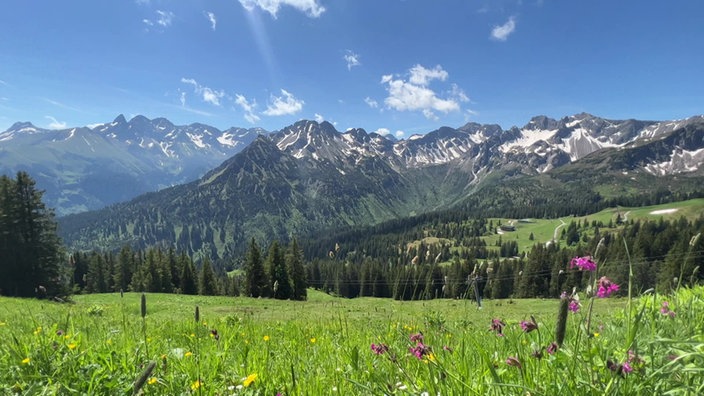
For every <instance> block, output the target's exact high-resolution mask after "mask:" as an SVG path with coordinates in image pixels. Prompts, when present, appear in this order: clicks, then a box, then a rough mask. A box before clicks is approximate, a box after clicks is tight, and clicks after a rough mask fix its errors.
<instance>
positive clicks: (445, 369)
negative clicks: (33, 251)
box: [0, 288, 704, 396]
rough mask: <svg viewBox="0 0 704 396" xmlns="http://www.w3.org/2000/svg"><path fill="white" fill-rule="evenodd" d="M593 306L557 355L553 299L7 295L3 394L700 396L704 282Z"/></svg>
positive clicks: (1, 335)
mask: <svg viewBox="0 0 704 396" xmlns="http://www.w3.org/2000/svg"><path fill="white" fill-rule="evenodd" d="M582 298H583V300H582V301H580V304H581V309H580V310H579V312H576V313H572V312H570V313H569V314H568V315H567V317H566V335H565V338H564V341H563V343H562V345H561V346H560V347H559V348H557V349H555V344H553V342H554V341H556V338H555V337H556V336H555V327H556V321H557V319H558V318H557V317H558V306H559V305H560V302H559V300H556V299H555V300H495V301H491V300H485V301H484V304H483V308H482V309H481V310H480V309H478V307H477V305H476V303H475V302H473V301H465V300H461V301H460V300H430V301H412V302H400V301H394V300H390V299H372V298H358V299H352V300H345V299H339V298H335V297H331V296H328V295H326V294H323V293H320V292H316V291H314V290H310V291H309V300H308V301H305V302H294V301H276V300H269V299H251V298H244V297H239V298H232V297H202V296H183V295H165V294H147V295H146V298H145V300H146V315H145V316H142V307H141V295H140V294H136V293H125V294H124V296H121V295H120V294H119V293H115V294H94V295H77V296H75V297H74V299H73V300H74V301H73V303H65V304H60V303H54V302H48V301H38V300H27V299H13V298H0V394H21V395H64V394H90V395H121V394H122V395H124V394H133V393H135V392H136V393H142V394H145V395H150V394H152V395H272V396H273V395H278V394H280V395H331V394H340V395H383V394H387V395H438V394H439V395H528V394H530V395H557V394H590V395H603V394H614V395H616V394H647V395H650V394H678V395H686V394H691V395H695V394H701V393H702V392H704V385H703V382H704V381H701V379H702V378H703V377H704V301H703V300H704V288H697V289H692V290H688V289H682V290H680V291H679V293H677V294H676V295H673V296H660V295H652V294H648V295H644V296H642V297H640V298H637V299H633V300H632V302H631V303H630V304H629V300H628V299H625V298H622V299H611V298H605V299H594V300H593V301H592V302H593V306H592V308H593V309H592V310H590V305H591V304H590V300H589V299H586V298H585V297H582ZM573 301H574V300H573ZM665 301H666V302H667V310H664V306H663V304H664V302H665ZM629 306H630V309H629ZM196 307H198V318H197V320H196ZM590 312H591V313H590ZM670 312H672V313H670ZM531 316H532V317H533V318H535V322H533V321H532V319H531ZM521 322H523V323H521ZM535 327H537V328H535ZM529 330H532V331H529Z"/></svg>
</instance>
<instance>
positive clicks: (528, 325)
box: [521, 316, 538, 333]
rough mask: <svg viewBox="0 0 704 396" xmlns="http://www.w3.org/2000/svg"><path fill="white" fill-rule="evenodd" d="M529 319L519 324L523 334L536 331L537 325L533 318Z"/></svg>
mask: <svg viewBox="0 0 704 396" xmlns="http://www.w3.org/2000/svg"><path fill="white" fill-rule="evenodd" d="M530 319H531V320H530V321H528V320H524V321H522V322H521V329H522V330H523V332H525V333H530V332H531V331H533V330H537V329H538V323H536V321H535V318H534V317H532V316H531V317H530Z"/></svg>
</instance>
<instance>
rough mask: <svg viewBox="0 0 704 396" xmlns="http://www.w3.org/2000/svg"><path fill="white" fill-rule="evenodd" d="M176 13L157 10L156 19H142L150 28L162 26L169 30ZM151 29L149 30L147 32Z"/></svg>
mask: <svg viewBox="0 0 704 396" xmlns="http://www.w3.org/2000/svg"><path fill="white" fill-rule="evenodd" d="M174 17H175V15H174V13H173V12H171V11H162V10H156V18H154V19H146V18H145V19H142V23H144V24H145V25H147V26H149V27H154V26H157V25H159V26H161V28H167V27H169V26H171V22H173V20H174ZM148 30H149V29H148V28H147V31H148Z"/></svg>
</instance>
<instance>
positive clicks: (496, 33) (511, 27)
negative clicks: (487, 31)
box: [491, 16, 516, 41]
mask: <svg viewBox="0 0 704 396" xmlns="http://www.w3.org/2000/svg"><path fill="white" fill-rule="evenodd" d="M515 30H516V17H513V16H512V17H510V18H508V21H507V22H506V23H504V24H503V25H501V26H494V28H493V29H492V30H491V38H493V39H494V40H499V41H506V40H507V39H508V36H509V35H511V33H513V32H514V31H515Z"/></svg>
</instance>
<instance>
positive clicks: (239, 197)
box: [60, 115, 704, 258]
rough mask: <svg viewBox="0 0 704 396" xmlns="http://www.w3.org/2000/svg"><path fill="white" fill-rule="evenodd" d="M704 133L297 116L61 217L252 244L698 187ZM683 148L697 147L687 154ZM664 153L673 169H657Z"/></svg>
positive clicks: (226, 250)
mask: <svg viewBox="0 0 704 396" xmlns="http://www.w3.org/2000/svg"><path fill="white" fill-rule="evenodd" d="M589 125H596V127H594V129H588V127H589ZM589 128H591V127H589ZM553 130H554V131H555V132H554V133H546V132H545V131H553ZM599 131H601V132H599ZM604 131H606V132H604ZM599 133H602V134H601V135H600V134H599ZM703 134H704V122H702V121H701V120H700V119H699V118H692V119H689V120H686V121H682V122H679V123H655V122H639V121H623V122H613V121H608V122H607V121H605V120H600V119H596V118H594V117H593V116H588V115H577V116H573V117H566V118H564V119H562V120H560V121H556V120H551V119H547V118H544V117H538V118H534V119H533V120H532V121H531V123H529V124H528V125H527V126H526V127H525V128H523V129H518V128H512V129H511V130H508V131H504V130H501V128H500V127H498V126H481V125H478V124H468V125H466V126H464V127H462V128H458V129H453V128H441V129H439V130H437V131H433V132H430V133H428V134H426V135H425V136H417V137H413V138H411V139H408V140H401V141H393V140H390V139H387V138H385V137H383V136H380V135H378V134H375V133H371V134H367V133H366V132H365V131H363V130H361V129H354V130H350V131H347V132H344V133H340V132H338V131H336V130H335V129H334V127H333V126H332V125H331V124H329V123H321V124H319V123H317V122H314V121H300V122H298V123H296V124H294V125H292V126H289V127H287V128H284V129H282V130H281V131H278V132H275V133H273V134H271V135H270V136H268V137H266V136H260V137H259V138H257V139H256V140H255V141H254V142H252V144H250V145H249V146H248V147H247V148H245V149H244V150H243V151H242V152H240V153H239V154H237V155H235V156H234V157H232V158H230V159H228V160H226V161H224V162H223V163H222V164H221V165H220V166H219V167H217V168H215V169H213V170H212V171H210V172H208V173H207V174H205V175H204V176H203V177H202V178H201V179H199V180H197V181H194V182H191V183H188V184H185V185H179V186H175V187H171V188H167V189H164V190H163V191H159V192H156V193H150V194H146V195H143V196H140V197H138V198H136V199H134V200H132V201H131V202H128V203H123V204H118V205H115V206H112V207H109V208H107V209H104V210H102V211H97V212H91V213H85V214H78V215H72V216H67V217H65V218H62V219H60V231H61V235H62V237H63V238H64V240H65V241H66V242H67V243H68V244H69V245H70V246H71V247H72V248H78V249H90V248H95V247H102V248H116V247H119V246H121V245H122V244H125V243H130V244H135V245H152V244H158V243H161V244H167V245H169V246H175V247H176V248H178V249H182V250H186V251H189V252H191V253H195V254H208V255H213V256H217V257H221V258H222V257H228V256H231V255H232V254H235V253H240V252H242V250H243V249H244V248H245V246H246V243H247V241H248V240H249V239H250V238H257V239H258V240H260V241H263V242H264V241H267V240H271V239H272V238H278V239H283V240H285V239H288V238H289V237H290V236H291V235H312V234H314V233H316V232H324V231H325V230H329V229H331V228H338V227H347V226H350V225H365V224H376V223H378V222H380V221H384V220H389V219H395V218H404V217H407V216H411V215H414V214H419V213H428V212H432V211H435V210H442V209H446V208H448V207H452V206H454V205H460V206H464V207H472V208H473V210H474V211H475V212H473V213H477V214H481V215H489V214H491V213H493V214H499V213H506V212H512V213H516V214H518V213H530V215H531V216H555V215H565V214H570V213H576V212H583V211H585V210H587V208H588V209H590V210H591V209H594V207H598V206H599V205H604V204H606V202H607V200H610V199H616V198H618V197H626V198H628V197H631V198H632V197H635V199H637V198H638V197H639V196H641V195H648V194H660V193H661V192H662V191H666V192H670V191H673V192H678V191H681V192H685V193H689V192H692V191H698V190H701V187H700V186H701V185H702V181H704V179H702V176H703V175H702V173H701V171H700V169H704V167H701V165H702V162H701V160H698V158H701V157H700V154H698V153H700V152H701V151H700V150H702V149H704V141H703ZM531 136H532V138H531ZM536 136H537V138H536ZM529 138H531V139H529ZM528 140H530V144H527V142H528ZM585 141H586V142H591V143H584V142H585ZM594 142H602V143H604V147H603V148H601V149H599V148H598V146H599V145H598V144H597V143H594ZM583 143H584V144H583ZM607 143H608V144H607ZM587 152H588V153H587ZM685 152H686V153H693V154H688V155H689V157H687V158H688V159H687V160H686V161H680V160H679V159H680V158H682V157H683V154H682V153H685ZM585 153H586V154H585ZM672 153H675V154H674V156H673V154H672ZM573 157H574V158H576V159H575V160H572V158H573ZM667 161H669V163H671V164H672V165H671V166H669V167H667V172H666V173H667V175H666V176H665V177H663V176H662V173H663V172H655V173H654V172H652V171H651V170H649V169H651V168H652V167H653V166H659V168H657V169H662V168H663V167H662V166H661V165H658V164H662V163H664V162H667ZM678 161H679V162H678ZM697 161H699V162H697ZM680 163H682V164H683V165H682V166H680V165H679V164H680ZM674 173H678V175H677V176H671V175H672V174H674ZM515 217H521V216H518V215H517V216H515Z"/></svg>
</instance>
